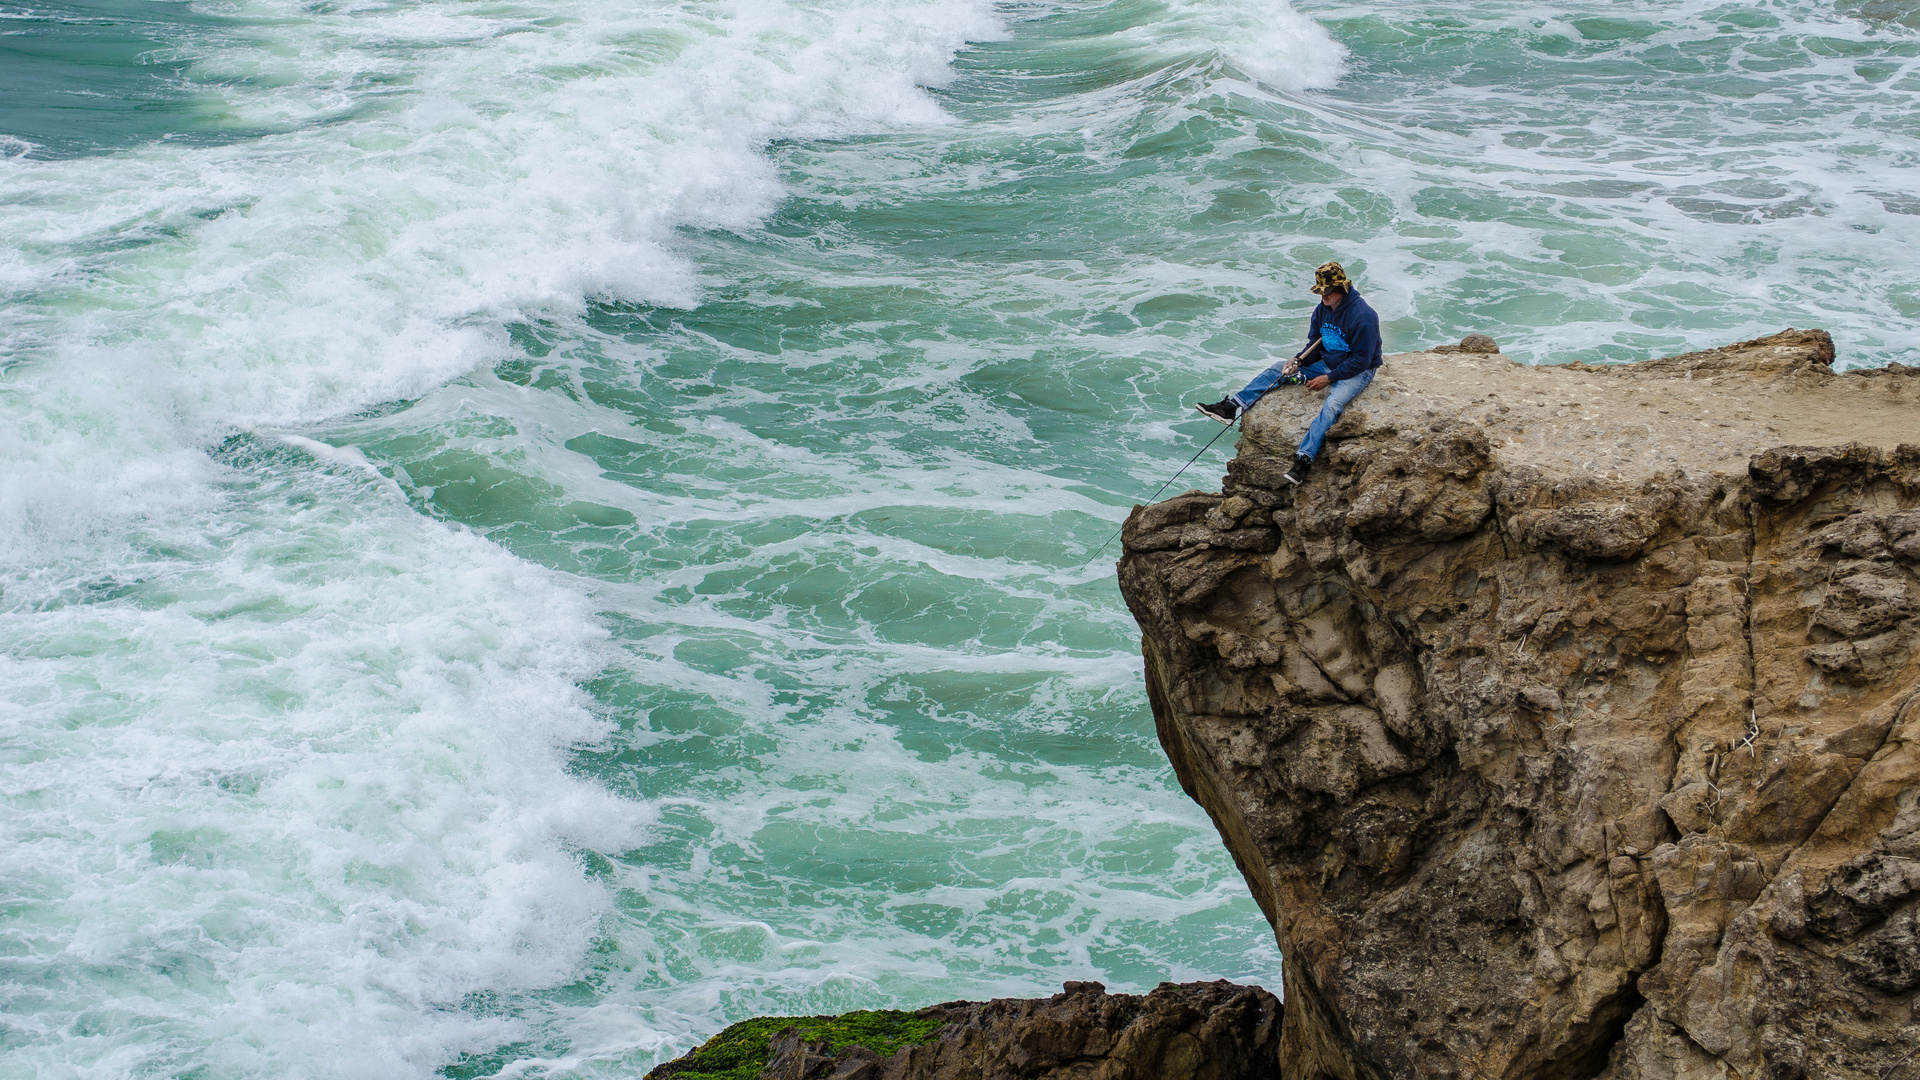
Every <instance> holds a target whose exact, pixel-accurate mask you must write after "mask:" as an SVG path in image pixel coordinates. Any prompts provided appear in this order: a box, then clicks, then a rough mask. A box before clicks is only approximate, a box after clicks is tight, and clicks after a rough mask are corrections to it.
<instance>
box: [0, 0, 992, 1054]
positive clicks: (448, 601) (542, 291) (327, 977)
mask: <svg viewBox="0 0 1920 1080" xmlns="http://www.w3.org/2000/svg"><path fill="white" fill-rule="evenodd" d="M242 14H244V15H246V16H249V17H250V18H251V19H252V20H254V21H253V23H252V25H253V26H254V27H255V28H256V31H255V41H256V45H255V46H254V47H252V48H243V47H240V46H232V47H229V48H227V49H226V50H225V51H222V52H219V53H217V54H212V55H208V56H204V57H202V58H201V64H200V66H199V69H198V74H199V77H201V78H202V79H207V80H216V81H217V80H221V79H227V80H230V81H229V82H228V84H227V88H226V89H225V91H224V92H225V93H226V94H227V96H228V104H229V107H230V112H231V115H232V116H233V118H234V122H235V123H236V124H238V125H240V126H242V127H247V126H254V125H262V124H264V125H270V126H277V127H280V128H283V129H284V130H283V132H282V133H281V134H276V135H272V136H269V137H267V138H264V139H258V140H251V141H247V142H243V143H239V144H234V145H228V146H221V147H207V146H199V147H189V146H181V145H170V144H165V143H161V144H154V145H149V146H145V147H141V148H138V149H135V150H130V151H127V152H124V153H121V154H116V155H110V156H99V157H91V158H79V159H70V160H63V161H53V162H47V161H37V160H33V159H31V158H28V157H26V156H24V153H16V152H14V147H13V144H12V143H9V144H7V147H5V148H4V151H5V152H4V157H5V161H4V162H0V193H3V194H4V196H5V202H4V209H0V250H5V251H6V252H7V253H8V254H7V256H6V258H5V261H4V264H0V290H4V303H5V307H4V311H5V315H4V319H5V322H4V323H3V324H0V340H4V341H5V342H6V344H7V346H8V348H9V352H10V355H9V357H8V361H9V364H8V367H7V368H6V369H5V371H4V374H0V378H3V379H4V383H0V685H3V686H4V687H5V693H4V694H0V701H3V702H4V704H0V732H4V746H5V752H4V755H0V796H3V797H4V798H5V800H6V802H7V806H8V813H7V815H6V816H5V818H4V820H3V821H0V828H3V829H4V830H5V837H4V843H3V844H0V846H3V847H4V848H5V850H6V851H7V853H8V854H7V856H6V863H7V864H6V865H5V866H4V867H0V874H4V876H5V877H6V878H7V880H8V881H9V883H10V891H11V892H12V893H13V901H12V902H13V904H14V906H13V907H12V908H11V909H10V917H9V922H8V924H7V926H6V927H5V928H4V930H0V933H4V934H5V936H6V940H7V943H8V947H7V948H6V949H5V950H4V951H5V953H6V954H7V955H6V959H5V960H4V961H0V964H4V965H5V972H6V974H5V976H4V977H3V978H0V986H4V987H5V989H4V990H0V994H3V995H4V997H5V1002H4V1008H0V1011H3V1012H4V1013H5V1014H6V1015H7V1016H8V1017H9V1018H10V1019H9V1020H8V1025H9V1027H10V1029H11V1031H10V1035H9V1039H8V1045H9V1049H8V1050H7V1051H6V1053H5V1061H6V1062H7V1065H6V1068H7V1070H9V1071H15V1070H18V1071H21V1072H23V1073H26V1074H38V1075H46V1076H56V1075H93V1076H134V1075H159V1074H169V1075H178V1074H184V1073H188V1072H193V1073H196V1074H199V1075H207V1076H219V1077H243V1076H269V1075H271V1076H316V1077H318V1076H341V1077H366V1076H394V1077H398V1076H409V1075H430V1074H432V1073H433V1072H434V1071H435V1070H436V1069H438V1068H440V1067H441V1066H443V1065H445V1064H447V1063H448V1061H449V1060H450V1059H451V1058H452V1057H453V1056H454V1055H455V1054H457V1053H459V1052H465V1051H471V1052H475V1053H480V1052H485V1051H488V1050H490V1049H491V1048H493V1047H496V1046H499V1045H502V1044H506V1043H510V1042H513V1041H515V1040H516V1039H524V1038H527V1037H529V1033H530V1030H531V1029H530V1028H529V1027H528V1024H527V1022H526V1021H525V1020H523V1019H519V1018H517V1017H518V1015H519V1014H518V1013H516V1011H515V1010H514V1009H513V1008H509V1007H506V1006H500V1007H492V1008H490V1007H487V1006H486V1005H485V1001H488V1000H495V999H498V1000H501V1001H510V1000H515V999H516V997H517V996H518V995H525V994H528V993H532V992H536V991H541V990H545V989H550V988H553V987H556V986H559V985H563V984H565V983H567V982H569V981H571V980H574V979H577V978H579V977H580V976H581V974H582V972H583V963H584V958H585V957H586V956H587V954H588V952H589V948H590V946H592V945H593V944H594V943H595V942H596V941H599V940H601V939H602V938H603V936H604V935H605V933H606V929H605V927H604V925H603V923H604V920H605V919H606V917H607V914H608V911H609V895H608V891H607V886H606V885H605V884H604V883H603V881H602V880H601V879H598V878H595V877H592V876H590V875H588V874H587V873H585V872H584V870H583V866H582V862H581V859H582V856H580V855H579V854H577V852H578V851H581V850H584V851H607V852H619V851H623V850H627V849H628V848H631V847H633V846H634V845H636V844H640V843H643V842H644V841H645V839H646V835H647V834H646V832H645V829H646V826H647V824H648V822H649V821H651V820H652V816H653V811H652V810H651V809H650V808H649V807H648V806H647V805H646V804H644V803H642V802H639V801H633V800H627V799H621V798H616V797H614V796H611V795H609V794H608V793H607V791H606V790H605V789H604V787H602V786H600V785H599V784H597V783H594V782H592V781H588V780H583V779H580V778H577V777H575V776H574V775H573V774H572V772H571V769H570V765H569V759H568V754H569V753H571V752H572V751H573V750H574V749H575V748H578V747H580V746H582V745H591V744H593V743H594V741H595V740H597V739H600V738H602V737H603V736H604V735H605V734H606V732H607V730H608V728H607V726H606V720H605V719H604V718H603V717H601V716H599V715H597V714H596V713H594V712H593V711H592V710H591V709H590V708H589V703H588V701H587V700H586V698H585V696H584V695H583V694H582V693H581V691H580V690H579V689H578V685H577V684H578V683H580V682H581V681H583V680H585V679H587V678H590V677H592V676H593V675H594V674H595V673H596V672H598V671H600V670H601V668H602V667H603V666H604V665H605V664H606V663H608V662H609V661H610V660H611V659H613V658H614V657H615V654H614V653H612V652H610V651H609V645H608V643H607V640H606V636H605V631H604V630H603V629H602V627H601V624H600V622H599V620H598V619H597V618H596V617H595V615H594V613H593V608H592V607H591V606H590V604H589V602H588V601H587V600H586V599H585V598H584V597H583V596H582V594H581V592H580V591H579V589H578V588H577V587H576V586H574V585H571V584H569V583H567V582H566V581H564V580H562V579H561V578H559V577H557V576H556V575H553V574H551V573H548V572H546V571H543V570H540V569H538V568H536V567H534V566H532V565H530V564H527V563H523V562H521V561H519V560H517V559H515V558H513V557H512V556H510V555H508V554H507V553H505V552H504V551H502V550H501V549H499V548H498V547H496V546H494V545H493V544H491V543H489V542H487V541H484V540H482V539H480V538H478V537H477V536H475V535H473V534H471V533H469V532H467V531H465V530H463V529H460V528H458V527H451V526H447V525H443V524H440V523H436V522H433V521H431V520H429V519H426V518H423V517H421V516H419V515H418V514H417V513H416V512H415V511H414V509H413V508H411V507H410V506H408V505H407V503H406V502H405V501H404V500H403V499H402V498H401V497H400V496H399V495H398V494H396V492H395V490H394V485H393V484H392V483H391V482H390V481H388V480H386V479H385V478H384V477H380V476H377V475H374V476H369V475H368V472H369V470H370V469H371V468H372V466H371V465H370V464H369V463H368V462H367V461H366V460H365V459H364V458H363V457H361V456H360V455H359V454H358V453H357V451H355V450H353V449H352V448H351V447H347V448H334V447H332V446H330V445H328V444H323V443H318V442H316V441H314V440H312V439H309V438H307V437H306V436H304V435H301V434H298V433H297V431H298V430H300V429H306V428H310V426H311V425H312V424H314V423H315V422H317V421H319V420H322V419H324V418H327V417H330V416H337V415H340V414H341V413H343V412H346V411H350V410H352V409H356V408H360V407H363V406H367V405H370V404H373V403H377V402H381V401H388V400H392V399H395V398H404V397H413V396H418V395H420V394H422V393H425V392H427V391H429V390H431V389H432V388H433V387H435V386H438V385H441V384H443V383H445V382H446V381H447V380H449V379H451V378H454V377H456V376H458V375H460V374H462V373H464V372H467V371H470V370H472V369H473V368H474V367H475V366H476V365H478V364H481V363H483V362H485V361H487V360H489V359H491V358H493V357H497V356H499V355H502V353H503V351H504V342H505V337H504V333H503V331H502V329H501V328H502V325H503V324H504V323H505V322H506V321H508V320H511V319H515V318H521V317H527V316H552V315H564V314H567V313H576V312H579V311H581V310H582V309H583V306H584V304H585V303H586V302H587V301H588V300H589V299H590V298H599V299H609V300H621V301H632V302H664V303H670V304H681V305H684V304H689V303H692V302H693V300H694V298H695V296H696V294H697V291H698V271H697V268H696V267H694V266H693V265H692V264H690V263H689V262H688V261H687V260H686V259H685V258H684V257H683V256H681V255H679V254H677V253H676V252H675V251H674V244H673V235H674V231H675V230H676V229H681V228H689V227H690V228H696V229H745V228H750V227H752V226H754V225H755V224H756V223H757V222H758V221H759V220H760V219H761V218H762V217H763V216H764V215H765V214H766V213H767V212H768V211H769V209H770V208H771V207H772V206H773V205H775V203H776V202H777V200H778V199H779V198H780V195H781V188H780V184H779V181H778V178H777V176H776V175H775V173H774V171H773V170H772V168H771V167H770V165H769V164H768V162H767V160H766V159H765V157H764V156H762V154H761V153H760V151H761V148H762V147H763V146H764V144H765V143H766V142H767V141H768V140H770V139H774V138H781V137H821V136H830V135H839V134H852V133H857V132H862V131H867V130H872V129H874V128H876V127H884V126H887V125H892V124H899V123H915V124H923V125H924V124H936V123H941V122H944V120H945V117H944V114H943V113H942V112H941V111H940V110H939V109H938V108H937V107H936V106H935V105H934V104H933V102H932V100H931V99H930V98H929V97H928V96H927V95H926V93H924V92H923V91H922V90H921V89H919V87H920V86H923V85H932V84H937V83H939V82H941V81H943V80H944V79H946V78H947V77H948V73H947V70H946V64H947V61H948V60H949V59H950V57H951V56H952V54H953V51H954V50H955V49H956V48H957V47H958V46H959V45H960V44H961V43H962V42H963V41H964V40H965V39H967V38H969V37H974V38H978V37H990V36H993V35H995V34H997V33H998V32H999V29H998V24H997V23H996V22H995V20H994V19H993V17H992V16H991V15H990V14H989V12H988V11H987V9H986V7H985V5H984V4H979V3H971V4H957V5H956V4H935V3H923V4H899V3H894V4H864V5H863V4H858V3H849V4H839V5H830V6H806V5H800V4H781V3H771V2H760V0H739V2H731V3H718V4H704V5H698V6H694V7H689V6H683V5H670V4H655V5H645V6H642V7H639V8H634V7H631V6H629V7H626V8H609V7H607V6H606V5H596V4H586V3H579V4H573V5H571V6H568V7H563V8H558V9H557V8H554V7H553V6H552V5H546V6H543V7H538V8H534V7H524V6H518V7H516V6H512V5H492V6H489V7H487V8H486V9H484V10H477V9H474V8H472V7H471V6H470V5H456V4H439V5H428V6H424V7H422V6H412V7H391V6H386V5H359V4H343V5H335V6H329V7H325V8H316V7H314V6H312V5H307V4H295V3H272V2H266V3H257V4H251V5H248V6H247V8H246V9H245V11H244V12H242ZM285 429H295V430H294V431H287V430H285ZM248 431H258V432H259V434H257V435H248V434H246V433H247V432H248ZM223 439H224V440H227V441H226V443H225V445H224V449H221V450H220V451H219V452H218V453H217V454H214V455H213V456H209V451H211V450H213V448H214V446H215V444H217V443H220V442H221V440H223ZM474 995H479V996H480V1000H481V1004H480V1005H478V1006H475V1005H474V1004H473V1002H472V1001H471V1000H470V999H471V998H472V997H473V996H474ZM463 1006H464V1007H463ZM602 1026H605V1025H604V1024H603V1025H602ZM616 1026H617V1025H616ZM592 1028H593V1022H591V1021H589V1020H583V1021H582V1023H581V1025H580V1030H581V1031H582V1032H589V1031H590V1030H591V1029H592ZM582 1038H583V1039H585V1042H584V1043H583V1045H587V1046H589V1047H590V1045H591V1040H590V1039H586V1037H585V1036H584V1035H583V1036H582ZM661 1038H662V1037H661V1036H659V1035H657V1034H647V1033H645V1032H642V1033H640V1034H638V1035H632V1036H631V1037H628V1036H621V1037H620V1038H619V1039H616V1040H615V1041H617V1042H622V1043H623V1045H627V1046H641V1047H645V1046H648V1045H652V1044H656V1043H659V1042H660V1039H661Z"/></svg>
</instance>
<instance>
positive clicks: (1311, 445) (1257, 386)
mask: <svg viewBox="0 0 1920 1080" xmlns="http://www.w3.org/2000/svg"><path fill="white" fill-rule="evenodd" d="M1286 366H1287V362H1286V361H1285V360H1281V361H1279V362H1277V363H1274V364H1272V365H1270V366H1268V368H1267V369H1266V370H1265V371H1262V372H1261V373H1260V374H1258V375H1255V376H1254V377H1253V381H1252V382H1249V383H1248V384H1247V385H1246V386H1245V387H1244V388H1243V389H1242V390H1241V391H1240V392H1239V393H1237V394H1234V395H1233V401H1234V404H1236V405H1239V406H1240V407H1241V408H1242V409H1249V408H1252V407H1253V403H1254V402H1256V401H1259V400H1260V398H1261V397H1262V396H1264V395H1265V394H1266V392H1267V391H1269V390H1271V389H1273V388H1274V387H1275V386H1278V385H1281V384H1282V381H1283V380H1282V378H1281V375H1280V371H1281V369H1282V368H1284V367H1286ZM1379 370H1380V369H1379V368H1368V369H1367V370H1365V371H1363V372H1361V373H1360V374H1358V375H1355V376H1353V377H1352V378H1350V379H1341V380H1340V381H1339V382H1337V383H1334V384H1333V385H1332V386H1329V387H1327V400H1326V403H1325V404H1323V405H1321V406H1320V415H1319V416H1316V417H1314V418H1313V423H1312V424H1310V425H1308V426H1307V437H1306V438H1304V439H1301V440H1300V449H1298V450H1296V451H1294V452H1295V453H1297V454H1299V455H1301V456H1302V457H1309V458H1312V457H1318V456H1319V455H1320V444H1321V443H1322V442H1324V441H1326V438H1327V432H1328V431H1329V430H1330V429H1331V428H1332V427H1333V425H1335V424H1337V423H1339V422H1340V414H1341V413H1343V412H1346V411H1347V406H1348V405H1350V404H1352V403H1353V399H1354V398H1357V397H1359V396H1360V391H1362V390H1365V389H1366V388H1367V386H1368V385H1369V384H1371V383H1372V382H1373V373H1374V372H1376V371H1379ZM1326 373H1327V365H1325V364H1322V363H1317V362H1316V363H1312V364H1307V365H1306V366H1304V367H1302V368H1301V369H1300V374H1299V381H1301V382H1305V381H1308V380H1311V379H1317V378H1319V377H1320V376H1322V375H1325V374H1326ZM1294 381H1295V380H1294V379H1291V378H1289V379H1285V380H1284V382H1285V384H1286V385H1289V386H1291V385H1293V384H1294Z"/></svg>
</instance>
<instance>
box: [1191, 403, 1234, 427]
mask: <svg viewBox="0 0 1920 1080" xmlns="http://www.w3.org/2000/svg"><path fill="white" fill-rule="evenodd" d="M1194 408H1196V409H1199V410H1200V413H1201V415H1203V416H1205V417H1206V418H1207V419H1209V420H1218V421H1220V422H1221V423H1223V424H1227V425H1231V424H1232V423H1233V422H1234V421H1235V420H1238V419H1240V406H1239V405H1237V404H1235V403H1234V400H1233V399H1232V398H1230V397H1223V398H1221V399H1220V400H1219V401H1216V402H1214V403H1213V404H1211V405H1195V406H1194Z"/></svg>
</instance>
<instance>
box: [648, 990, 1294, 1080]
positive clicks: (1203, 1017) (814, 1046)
mask: <svg viewBox="0 0 1920 1080" xmlns="http://www.w3.org/2000/svg"><path fill="white" fill-rule="evenodd" d="M850 1015H851V1016H853V1017H856V1018H866V1017H873V1016H876V1015H880V1014H872V1013H867V1014H850ZM885 1015H887V1016H889V1017H893V1016H897V1017H899V1018H900V1019H899V1021H897V1022H896V1023H895V1024H894V1025H893V1026H895V1027H898V1028H901V1029H904V1030H922V1031H926V1032H928V1033H929V1035H928V1036H926V1037H916V1041H909V1042H908V1043H907V1045H904V1046H901V1047H899V1049H897V1050H891V1052H889V1053H886V1054H885V1055H882V1054H881V1053H877V1052H875V1051H874V1050H873V1049H872V1048H871V1047H869V1046H865V1045H860V1044H859V1043H858V1042H850V1041H846V1040H842V1041H839V1042H836V1041H835V1040H834V1039H832V1038H831V1037H821V1036H822V1034H823V1033H824V1032H827V1031H830V1030H831V1029H833V1028H834V1027H835V1026H836V1021H841V1020H844V1019H846V1018H836V1017H824V1016H823V1017H811V1018H808V1017H798V1018H795V1019H794V1020H793V1021H792V1023H790V1024H789V1023H787V1022H785V1021H777V1020H770V1019H761V1020H750V1021H746V1022H744V1023H742V1024H739V1025H735V1027H734V1028H729V1029H728V1030H727V1031H725V1032H722V1033H721V1034H720V1035H718V1036H716V1037H715V1038H714V1040H713V1042H712V1043H710V1044H709V1045H708V1046H707V1047H702V1048H701V1049H700V1050H697V1051H695V1052H694V1053H692V1054H689V1055H688V1056H687V1057H685V1058H681V1059H680V1060H678V1061H674V1062H669V1063H667V1064H666V1065H662V1066H660V1067H659V1068H657V1069H655V1070H654V1071H653V1072H652V1073H649V1074H648V1077H649V1080H668V1078H671V1077H686V1078H688V1080H695V1078H698V1077H713V1076H718V1075H722V1070H721V1069H720V1068H717V1066H730V1067H731V1068H732V1069H733V1070H734V1071H732V1072H726V1073H725V1075H730V1076H731V1075H753V1073H752V1072H751V1071H750V1070H751V1068H752V1066H751V1065H747V1066H746V1067H745V1069H744V1070H743V1069H742V1066H741V1065H740V1063H739V1061H738V1060H737V1059H738V1058H740V1056H741V1055H739V1053H738V1049H739V1048H740V1047H741V1044H742V1042H743V1041H744V1040H743V1039H740V1038H730V1037H729V1036H731V1035H732V1034H733V1033H734V1032H736V1030H738V1031H741V1032H742V1033H743V1034H746V1035H748V1036H749V1037H753V1038H757V1039H758V1041H759V1042H760V1043H761V1044H762V1045H761V1047H758V1048H755V1049H757V1050H760V1051H761V1053H760V1056H757V1057H754V1058H753V1059H752V1060H754V1061H764V1062H765V1064H764V1066H763V1067H761V1068H760V1069H759V1072H758V1076H759V1080H1278V1077H1279V1071H1278V1066H1277V1064H1276V1061H1277V1058H1276V1050H1277V1047H1278V1045H1279V1041H1280V1031H1279V1028H1280V1015H1281V1008H1280V1002H1279V1000H1278V999H1276V998H1275V997H1274V996H1273V995H1272V994H1270V993H1268V992H1267V991H1265V990H1263V989H1261V988H1260V987H1257V986H1238V985H1235V984H1233V983H1229V982H1211V983H1182V984H1175V983H1162V984H1161V985H1160V987H1159V988H1158V989H1156V990H1154V991H1153V992H1152V993H1149V994H1146V995H1143V996H1135V995H1131V994H1109V993H1107V992H1106V989H1105V988H1104V987H1102V986H1101V985H1100V984H1099V983H1096V982H1070V983H1067V984H1066V988H1065V990H1064V992H1062V993H1058V994H1055V995H1053V996H1052V997H1050V998H1039V999H1031V998H1004V999H996V1000H993V1001H954V1002H949V1003H947V1004H945V1005H930V1006H928V1007H927V1008H924V1009H921V1010H919V1011H918V1012H915V1013H912V1014H905V1013H901V1014H885ZM810 1020H811V1021H813V1023H809V1021H810ZM867 1026H871V1025H867ZM763 1032H771V1036H770V1037H769V1036H768V1035H766V1034H764V1033H763ZM729 1043H730V1044H731V1045H728V1044H729ZM710 1048H715V1049H719V1050H721V1051H727V1050H733V1051H734V1053H732V1054H728V1053H724V1052H722V1053H719V1054H715V1053H712V1052H711V1050H710ZM883 1049H886V1048H885V1047H883ZM708 1058H711V1059H712V1060H706V1059H708Z"/></svg>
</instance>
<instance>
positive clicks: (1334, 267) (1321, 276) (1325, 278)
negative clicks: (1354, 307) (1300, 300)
mask: <svg viewBox="0 0 1920 1080" xmlns="http://www.w3.org/2000/svg"><path fill="white" fill-rule="evenodd" d="M1328 289H1340V290H1342V291H1346V292H1352V291H1353V282H1351V281H1349V280H1347V272H1346V271H1345V270H1342V269H1340V264H1339V263H1337V262H1330V263H1321V264H1320V266H1319V267H1318V268H1317V269H1315V270H1314V272H1313V289H1312V290H1311V291H1313V292H1315V293H1323V292H1326V291H1327V290H1328Z"/></svg>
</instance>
